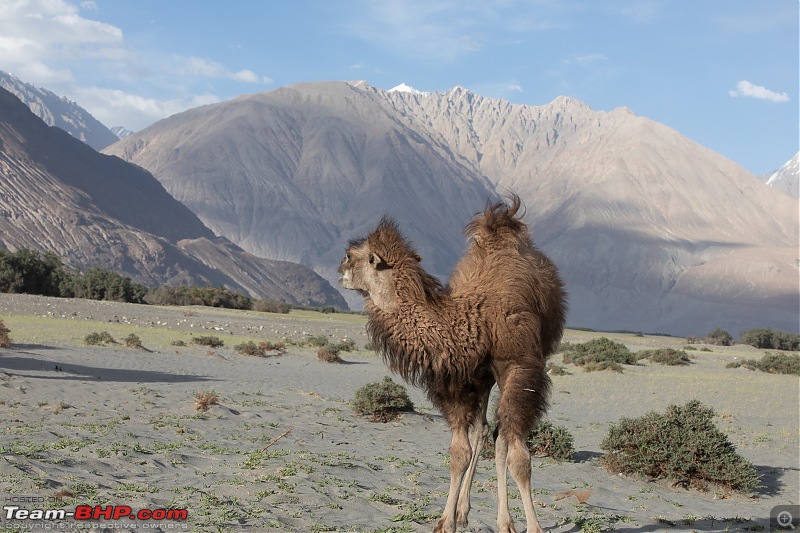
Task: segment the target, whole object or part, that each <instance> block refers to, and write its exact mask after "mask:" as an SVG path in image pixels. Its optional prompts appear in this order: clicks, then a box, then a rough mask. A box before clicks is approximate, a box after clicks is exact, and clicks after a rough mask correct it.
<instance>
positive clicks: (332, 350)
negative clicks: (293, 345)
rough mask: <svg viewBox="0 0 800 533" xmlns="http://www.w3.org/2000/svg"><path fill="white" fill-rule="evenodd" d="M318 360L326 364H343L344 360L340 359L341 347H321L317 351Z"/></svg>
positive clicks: (331, 345)
mask: <svg viewBox="0 0 800 533" xmlns="http://www.w3.org/2000/svg"><path fill="white" fill-rule="evenodd" d="M317 358H318V359H319V360H320V361H325V362H326V363H342V362H343V361H342V358H341V357H339V347H338V346H337V345H333V344H326V345H325V346H320V347H319V350H317Z"/></svg>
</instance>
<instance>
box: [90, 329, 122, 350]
mask: <svg viewBox="0 0 800 533" xmlns="http://www.w3.org/2000/svg"><path fill="white" fill-rule="evenodd" d="M83 342H84V343H85V344H87V345H88V346H105V345H107V344H118V343H117V341H115V340H114V337H112V336H111V334H110V333H109V332H107V331H102V332H100V333H98V332H96V331H95V332H93V333H89V334H88V335H86V337H85V338H84V339H83Z"/></svg>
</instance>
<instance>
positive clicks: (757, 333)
mask: <svg viewBox="0 0 800 533" xmlns="http://www.w3.org/2000/svg"><path fill="white" fill-rule="evenodd" d="M739 342H740V343H741V344H749V345H750V346H754V347H756V348H765V349H772V350H790V351H797V350H800V335H798V334H796V333H786V332H784V331H777V330H774V329H772V328H753V329H749V330H747V331H743V332H742V333H741V334H740V335H739Z"/></svg>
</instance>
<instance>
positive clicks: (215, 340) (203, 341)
mask: <svg viewBox="0 0 800 533" xmlns="http://www.w3.org/2000/svg"><path fill="white" fill-rule="evenodd" d="M192 342H193V343H195V344H197V345H199V346H209V347H211V348H220V347H222V346H224V345H225V341H223V340H222V339H220V338H219V337H213V336H211V335H202V336H200V337H192Z"/></svg>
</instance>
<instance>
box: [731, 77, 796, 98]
mask: <svg viewBox="0 0 800 533" xmlns="http://www.w3.org/2000/svg"><path fill="white" fill-rule="evenodd" d="M728 94H729V95H730V96H731V97H733V98H736V97H738V96H744V97H748V98H756V99H758V100H769V101H770V102H788V101H789V95H788V94H786V93H776V92H774V91H770V90H769V89H767V88H766V87H763V86H761V85H754V84H752V83H750V82H749V81H747V80H742V81H740V82H739V83H737V84H736V89H731V90H730V91H728Z"/></svg>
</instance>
